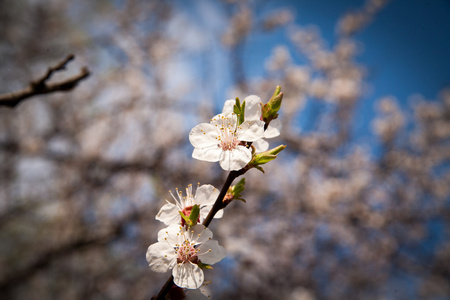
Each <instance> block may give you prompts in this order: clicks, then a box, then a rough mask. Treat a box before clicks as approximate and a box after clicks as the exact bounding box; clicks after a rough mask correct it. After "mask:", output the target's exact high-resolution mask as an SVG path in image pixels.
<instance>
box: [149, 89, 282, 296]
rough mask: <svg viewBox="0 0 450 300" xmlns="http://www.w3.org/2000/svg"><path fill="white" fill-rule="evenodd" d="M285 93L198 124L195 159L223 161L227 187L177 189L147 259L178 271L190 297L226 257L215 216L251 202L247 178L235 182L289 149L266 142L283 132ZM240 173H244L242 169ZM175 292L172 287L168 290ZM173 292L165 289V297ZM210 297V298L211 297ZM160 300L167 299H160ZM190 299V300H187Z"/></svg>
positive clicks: (231, 107) (232, 107)
mask: <svg viewBox="0 0 450 300" xmlns="http://www.w3.org/2000/svg"><path fill="white" fill-rule="evenodd" d="M282 97H283V93H281V92H280V87H277V89H276V90H275V93H274V94H273V96H272V98H271V99H270V100H269V102H268V103H266V104H262V103H261V99H260V98H259V97H258V96H254V95H252V96H248V97H246V98H245V100H244V101H242V103H241V102H240V100H239V98H236V99H235V100H227V101H226V102H225V105H224V107H223V111H222V113H221V114H218V115H216V116H215V117H213V118H212V119H211V121H210V123H201V124H199V125H197V126H195V127H194V128H193V129H192V130H191V132H190V134H189V140H190V142H191V144H192V145H193V146H194V151H193V153H192V157H194V158H196V159H199V160H204V161H209V162H217V161H218V162H219V164H220V166H221V167H222V168H223V169H224V170H226V171H238V172H230V174H229V177H228V179H227V181H226V184H225V185H224V187H223V188H222V191H220V192H219V190H217V189H216V188H215V187H214V186H212V185H209V184H205V185H202V186H200V185H198V187H197V190H196V192H195V193H194V192H193V189H192V185H189V186H188V187H187V188H186V195H183V193H182V192H181V191H179V190H178V189H176V195H174V194H172V192H170V194H171V196H172V198H173V200H174V202H171V201H167V200H166V202H167V203H166V204H164V205H163V207H162V208H161V209H160V211H159V212H158V214H157V216H156V219H157V220H158V221H161V222H163V223H164V224H165V225H167V228H164V229H161V230H160V231H159V232H158V242H156V243H154V244H152V245H150V246H149V247H148V250H147V255H146V257H147V261H148V263H149V266H150V268H151V269H152V270H153V271H155V272H167V271H169V270H171V271H172V276H173V283H174V284H175V285H176V286H178V287H176V289H178V290H177V291H181V292H182V293H184V294H185V296H186V297H188V294H190V295H191V296H192V295H194V296H193V297H194V298H196V299H198V298H199V297H200V298H202V297H203V296H202V295H203V294H201V292H200V291H195V292H192V291H188V292H184V291H183V290H182V289H188V290H196V289H199V288H200V287H201V286H202V285H203V284H204V274H203V270H204V269H211V268H212V267H211V265H212V264H215V263H217V262H219V261H220V260H222V259H223V258H224V257H225V249H224V248H223V247H222V246H220V245H219V243H218V242H217V241H215V240H212V237H213V233H212V232H211V230H209V229H208V228H207V226H208V225H209V222H211V220H212V218H221V217H222V215H223V209H224V208H225V207H226V206H227V205H228V204H229V203H230V202H231V201H232V200H242V201H244V202H245V200H244V199H243V198H242V195H241V194H242V192H243V191H244V188H245V178H242V179H241V180H240V181H239V182H238V183H237V184H236V185H234V186H231V183H232V182H233V180H234V179H235V178H237V177H238V176H240V175H243V174H244V173H245V172H246V171H248V170H249V169H251V168H256V169H259V170H261V171H263V172H264V170H263V169H262V167H261V166H260V165H262V164H265V163H267V162H269V161H271V160H273V159H275V158H276V155H277V154H278V153H279V152H280V151H282V150H283V149H284V147H285V146H278V147H275V148H273V149H271V150H267V149H268V148H269V144H268V143H267V142H266V141H265V140H264V139H265V138H272V137H275V136H277V135H279V134H280V128H281V122H279V120H277V117H278V113H277V112H278V110H279V108H280V105H281V100H282ZM239 170H240V171H239ZM167 287H168V288H169V289H170V288H171V286H170V285H168V286H167ZM164 291H166V292H165V293H167V290H164V288H163V290H162V291H161V293H160V295H163V296H164V295H165V293H164ZM205 297H206V296H205ZM158 299H162V298H160V297H159V296H158ZM183 299H184V298H183Z"/></svg>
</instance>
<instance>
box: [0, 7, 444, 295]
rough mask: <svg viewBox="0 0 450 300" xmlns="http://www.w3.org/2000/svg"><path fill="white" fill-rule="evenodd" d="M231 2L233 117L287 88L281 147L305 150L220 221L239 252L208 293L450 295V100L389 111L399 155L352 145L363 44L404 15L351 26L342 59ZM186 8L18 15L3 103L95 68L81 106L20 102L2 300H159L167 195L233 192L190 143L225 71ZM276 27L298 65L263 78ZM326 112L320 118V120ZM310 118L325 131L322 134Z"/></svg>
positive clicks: (3, 186) (4, 174)
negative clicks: (252, 101)
mask: <svg viewBox="0 0 450 300" xmlns="http://www.w3.org/2000/svg"><path fill="white" fill-rule="evenodd" d="M7 2H8V3H7ZM215 4H216V5H219V6H220V7H221V8H223V12H224V14H225V15H226V16H227V17H228V19H227V20H228V23H227V26H225V27H224V28H222V29H221V32H220V36H217V37H213V38H212V40H213V41H215V40H219V41H221V43H222V46H221V47H223V49H224V52H225V53H227V54H230V57H231V58H232V59H231V61H232V64H231V65H230V66H229V67H230V68H231V73H232V74H233V75H234V77H233V80H234V86H233V87H230V95H220V96H219V98H220V103H223V101H224V100H226V99H229V98H233V97H236V96H239V97H242V98H243V97H245V96H246V95H250V94H257V95H260V96H261V97H264V96H265V97H266V99H265V101H267V100H268V98H269V97H270V95H271V93H272V92H273V87H274V86H276V85H281V86H282V87H283V91H284V98H283V128H282V130H281V135H280V136H279V137H277V138H275V140H276V142H277V143H283V144H286V145H287V148H286V150H285V151H284V152H283V153H284V154H285V155H284V158H281V157H280V158H279V159H278V160H277V163H274V164H272V165H268V166H267V169H266V174H265V175H263V176H261V174H260V173H257V172H249V173H248V174H247V177H248V180H247V182H248V186H247V190H248V191H251V193H248V194H245V192H244V197H245V199H246V201H247V203H246V204H245V205H244V204H241V203H233V204H232V205H230V206H229V207H227V210H228V212H227V213H226V214H224V216H223V218H222V219H221V222H220V224H217V226H216V225H215V224H214V223H213V224H212V229H213V231H214V239H216V240H218V241H219V242H220V244H221V245H223V246H224V247H225V249H227V251H228V256H227V258H226V259H225V260H223V261H222V262H220V263H218V264H216V265H215V266H214V270H212V271H210V272H208V276H211V277H210V278H206V280H207V281H211V284H209V285H208V286H207V287H208V288H210V289H211V290H213V291H214V292H213V293H212V294H213V295H214V297H215V298H216V299H230V297H234V298H235V299H349V298H363V299H379V298H386V297H393V298H408V299H410V298H424V299H437V298H448V297H450V287H449V285H448V282H449V280H450V271H449V268H448V266H449V264H450V255H449V253H450V243H449V240H450V239H449V237H450V234H449V228H450V227H449V225H450V224H449V223H450V203H449V194H450V184H449V183H450V172H449V168H448V165H449V155H450V92H449V91H446V90H444V91H442V92H441V94H440V99H438V100H439V101H428V100H425V99H422V98H421V97H417V98H416V99H415V102H414V105H413V106H412V108H411V111H404V110H402V109H400V106H399V105H398V104H397V101H396V99H395V98H393V97H391V96H389V97H385V98H383V99H379V101H378V102H377V107H376V109H377V112H378V116H377V117H376V118H375V119H374V120H373V122H372V125H373V126H372V128H373V132H374V133H375V134H376V136H377V138H378V140H379V143H380V145H381V147H380V149H379V151H376V152H374V151H373V149H370V148H369V147H368V146H366V145H361V144H357V143H355V142H354V141H353V140H352V129H353V128H354V126H355V124H354V122H353V117H354V114H355V108H356V106H357V105H359V104H360V102H361V99H362V97H363V95H364V93H365V91H366V87H367V84H368V82H367V81H366V76H367V71H366V69H365V68H364V66H362V65H360V64H358V63H357V62H356V56H357V54H358V51H359V49H360V47H359V44H358V43H357V42H356V40H355V38H354V34H355V33H356V32H358V31H360V30H362V29H364V27H365V26H367V25H368V24H369V23H370V21H371V20H372V19H373V18H376V14H377V12H378V11H379V10H380V9H382V8H383V6H384V5H385V3H384V1H380V0H371V1H368V2H367V3H366V4H364V5H363V6H362V7H361V8H360V9H358V10H356V11H353V12H350V13H348V14H346V15H344V16H343V17H342V18H341V19H340V20H339V21H338V22H337V30H336V37H335V42H334V43H333V44H332V45H331V46H330V47H327V46H326V43H325V42H324V41H323V39H322V37H321V34H320V32H319V31H318V30H317V29H316V28H315V27H299V26H296V25H294V20H295V18H294V16H293V15H292V14H291V12H290V11H289V10H278V11H274V12H273V13H272V14H269V15H267V16H266V17H261V16H260V15H259V14H258V7H257V4H255V3H253V2H246V1H239V2H236V1H224V2H215ZM184 8H185V7H183V6H182V5H181V4H180V3H179V2H175V1H174V2H170V1H168V2H166V1H139V0H129V1H106V0H102V1H76V3H75V2H74V3H71V2H66V1H57V0H55V1H50V2H47V3H43V2H42V3H41V2H39V1H30V0H19V1H3V2H0V28H2V30H1V31H0V37H1V40H2V44H1V46H0V53H1V54H2V55H0V62H1V63H0V74H1V76H2V80H1V81H0V92H1V93H9V92H12V91H16V90H19V89H21V88H22V87H23V86H25V85H26V84H27V83H28V82H29V81H31V80H33V79H35V78H36V77H37V76H39V75H40V74H42V73H44V72H45V70H46V69H47V68H48V67H49V66H52V65H54V64H55V62H57V61H59V60H60V59H61V58H63V57H65V56H66V55H67V54H68V53H75V54H76V55H77V60H76V61H74V62H73V63H72V64H74V67H73V69H72V67H68V68H67V70H66V72H64V73H60V72H58V74H55V75H54V76H55V78H52V80H55V81H59V80H64V79H67V78H71V77H72V76H74V75H76V74H77V72H78V71H79V68H78V66H77V65H76V64H77V63H78V64H79V66H84V65H86V66H88V67H89V69H90V70H91V71H92V75H91V76H90V77H89V78H88V79H86V80H84V81H83V82H82V83H80V84H79V86H77V87H76V88H75V89H74V90H72V91H71V92H70V93H64V94H62V93H54V94H50V95H47V96H40V97H39V98H37V97H35V98H31V99H29V100H28V101H26V102H24V103H21V104H19V105H18V106H17V107H15V108H14V109H11V108H9V107H0V174H1V179H0V228H1V230H0V241H1V243H0V298H2V299H52V298H55V299H149V298H150V297H151V296H152V295H154V294H155V293H156V292H157V291H158V290H159V289H160V287H161V283H162V282H164V280H165V279H167V278H166V277H167V276H166V275H165V274H157V273H153V272H151V271H150V270H149V268H148V264H147V261H146V259H145V252H146V249H147V247H148V245H149V244H150V243H151V241H153V238H154V236H155V233H156V232H158V230H159V229H161V224H160V223H159V222H157V221H156V220H155V216H156V214H157V213H158V210H159V209H160V206H161V204H162V203H163V199H165V198H167V190H169V189H172V188H173V187H175V186H178V187H184V186H186V185H187V184H189V183H195V182H197V181H200V182H201V183H202V184H203V183H210V184H213V185H216V186H217V183H219V182H222V181H223V178H222V174H223V173H222V172H221V170H220V169H219V168H209V167H208V168H206V167H205V165H206V164H207V163H206V162H200V161H196V160H193V159H191V153H192V147H191V145H190V143H189V141H188V138H187V136H188V132H189V130H190V129H191V128H192V127H193V125H194V124H198V123H201V122H204V121H205V120H209V118H210V116H212V115H215V114H216V113H219V112H220V110H221V109H222V107H221V106H217V105H216V104H215V102H213V101H212V99H214V98H217V97H218V96H217V94H218V91H217V90H215V86H214V84H211V83H214V82H215V81H216V80H221V79H222V78H221V76H222V75H221V72H217V70H212V69H211V68H212V64H211V62H209V61H208V56H207V55H205V53H206V54H207V53H209V52H208V51H211V47H213V46H214V45H215V44H214V43H213V42H212V41H209V40H208V39H199V36H201V35H202V34H204V31H202V28H199V27H196V26H195V25H193V23H192V22H191V21H190V19H189V18H188V15H187V14H186V13H184V11H183V9H184ZM225 12H226V13H225ZM274 29H277V30H280V29H281V30H283V31H284V32H286V33H287V34H289V37H290V40H291V42H292V43H293V44H294V45H295V47H296V48H295V50H294V49H292V48H290V47H287V46H285V45H273V51H272V55H271V56H270V57H268V58H267V59H266V60H265V66H266V71H267V72H266V74H265V76H264V77H263V78H259V79H258V80H256V79H252V78H247V77H246V73H245V64H244V61H243V60H242V51H243V48H244V46H245V44H246V43H247V42H248V39H249V38H250V37H251V35H252V34H253V33H255V32H259V34H261V35H264V34H266V33H267V32H270V30H274ZM199 41H200V42H199ZM294 55H296V56H298V55H302V57H304V58H305V60H306V63H304V64H301V65H300V64H297V63H296V60H295V59H294V58H293V56H294ZM186 61H191V62H195V63H196V66H197V67H198V68H195V69H194V68H190V66H192V65H189V64H186ZM58 76H59V77H58ZM64 76H67V77H64ZM369 83H370V82H369ZM374 88H376V87H374ZM412 92H416V91H412ZM419 92H420V91H419ZM311 103H314V105H316V106H317V107H319V109H317V111H316V112H313V113H311V112H308V114H307V113H306V111H305V109H304V108H305V107H306V105H308V104H311ZM302 118H307V120H310V124H308V130H303V132H301V130H300V129H299V125H298V120H299V119H302ZM269 143H272V140H270V141H269ZM411 285H414V286H415V287H414V289H411V288H410V287H411Z"/></svg>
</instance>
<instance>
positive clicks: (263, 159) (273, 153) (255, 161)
mask: <svg viewBox="0 0 450 300" xmlns="http://www.w3.org/2000/svg"><path fill="white" fill-rule="evenodd" d="M285 148H286V146H285V145H280V146H278V147H275V148H273V149H270V150H267V151H265V152H261V153H257V154H255V155H253V158H252V160H251V161H250V162H249V163H248V165H247V167H246V168H248V169H251V168H256V169H258V170H260V171H261V172H263V173H264V169H263V168H262V167H260V165H263V164H266V163H268V162H269V161H271V160H274V159H275V158H277V155H278V153H280V152H281V151H283V150H284V149H285Z"/></svg>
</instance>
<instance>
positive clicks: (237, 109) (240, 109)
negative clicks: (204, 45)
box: [233, 97, 245, 126]
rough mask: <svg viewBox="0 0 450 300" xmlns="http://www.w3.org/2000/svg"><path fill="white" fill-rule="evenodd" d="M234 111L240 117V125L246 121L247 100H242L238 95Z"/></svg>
mask: <svg viewBox="0 0 450 300" xmlns="http://www.w3.org/2000/svg"><path fill="white" fill-rule="evenodd" d="M233 112H234V113H235V114H236V116H237V117H238V126H239V125H241V124H242V123H244V114H245V100H244V101H243V102H242V104H241V101H240V100H239V98H238V97H236V104H235V105H234V106H233Z"/></svg>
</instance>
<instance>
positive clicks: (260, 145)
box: [252, 139, 269, 153]
mask: <svg viewBox="0 0 450 300" xmlns="http://www.w3.org/2000/svg"><path fill="white" fill-rule="evenodd" d="M252 145H253V146H255V151H256V153H260V152H264V151H266V150H267V149H269V143H268V142H267V141H266V140H263V139H259V140H257V141H254V142H253V144H252Z"/></svg>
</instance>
